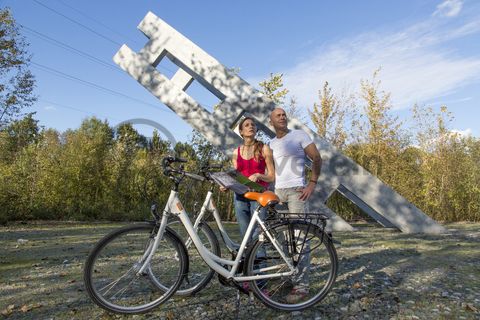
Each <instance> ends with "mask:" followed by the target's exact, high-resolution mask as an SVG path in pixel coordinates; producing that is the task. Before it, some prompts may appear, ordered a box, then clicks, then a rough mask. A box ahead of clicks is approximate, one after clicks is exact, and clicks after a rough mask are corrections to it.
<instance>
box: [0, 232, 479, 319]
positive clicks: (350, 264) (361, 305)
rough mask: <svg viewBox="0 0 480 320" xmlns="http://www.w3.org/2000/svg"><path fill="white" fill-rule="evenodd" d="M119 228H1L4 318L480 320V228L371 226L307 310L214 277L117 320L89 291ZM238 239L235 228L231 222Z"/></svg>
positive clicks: (344, 239) (345, 242)
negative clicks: (87, 276)
mask: <svg viewBox="0 0 480 320" xmlns="http://www.w3.org/2000/svg"><path fill="white" fill-rule="evenodd" d="M118 226H119V224H80V223H53V224H52V223H48V224H28V225H21V224H16V225H12V226H8V227H2V228H0V241H1V242H2V244H3V250H2V251H1V252H0V261H1V264H0V313H1V314H2V317H3V318H6V319H88V318H90V319H127V318H128V319H130V318H132V319H192V318H193V319H252V318H258V319H480V250H479V248H480V247H479V244H480V224H479V223H477V224H467V223H457V224H449V225H446V227H447V228H448V232H447V233H446V234H442V235H410V234H403V233H400V232H396V231H393V230H389V229H384V228H381V227H378V226H376V225H371V224H357V225H355V226H356V227H357V229H358V231H356V232H352V233H340V232H338V233H335V234H334V236H335V238H336V239H337V240H339V241H341V243H342V244H341V245H340V246H337V251H338V256H339V258H340V270H339V275H338V278H337V282H336V284H335V285H334V288H333V289H332V291H331V292H330V294H329V295H328V296H327V297H326V298H325V299H324V300H323V301H322V302H320V303H319V304H317V305H316V306H314V307H312V308H310V309H308V310H306V311H303V312H294V313H286V312H278V311H275V310H272V309H269V308H267V307H265V306H264V305H263V304H262V303H260V302H259V301H256V300H251V299H250V297H249V296H247V295H241V296H240V297H237V296H238V294H237V291H236V290H235V289H233V288H229V287H224V286H222V285H221V284H220V283H219V282H218V280H216V279H215V280H213V281H212V282H211V283H210V284H209V285H208V286H207V288H205V289H204V290H203V291H201V292H200V293H198V294H197V295H196V296H194V297H189V298H173V299H171V300H169V301H168V302H167V303H165V304H164V305H162V306H160V307H158V308H157V309H155V310H154V311H153V312H151V313H148V314H144V315H136V316H129V317H126V316H118V315H111V314H108V313H107V312H105V311H103V310H102V309H100V308H98V307H97V306H96V305H94V304H93V303H92V302H91V301H90V300H89V298H88V296H87V294H86V293H85V291H84V288H83V282H82V269H83V263H84V261H85V257H86V255H87V254H88V251H89V250H90V248H91V247H92V245H93V244H94V243H95V242H96V241H98V239H99V238H101V237H102V236H103V235H105V234H106V233H107V232H109V231H110V230H112V229H114V228H117V227H118ZM228 228H229V230H232V232H234V231H236V230H237V226H236V225H233V224H232V225H229V226H228Z"/></svg>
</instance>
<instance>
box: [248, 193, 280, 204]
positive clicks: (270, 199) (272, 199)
mask: <svg viewBox="0 0 480 320" xmlns="http://www.w3.org/2000/svg"><path fill="white" fill-rule="evenodd" d="M243 196H244V197H245V198H247V199H248V200H255V201H257V202H258V203H260V205H261V206H262V207H266V206H268V205H272V204H277V203H279V202H280V199H279V198H278V196H277V195H276V194H275V193H273V192H272V191H265V192H247V193H245V194H244V195H243Z"/></svg>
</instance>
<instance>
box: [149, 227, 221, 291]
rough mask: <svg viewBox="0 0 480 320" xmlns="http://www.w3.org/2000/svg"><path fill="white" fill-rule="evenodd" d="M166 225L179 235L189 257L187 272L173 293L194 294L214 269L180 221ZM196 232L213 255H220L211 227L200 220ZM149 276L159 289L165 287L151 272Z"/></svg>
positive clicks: (209, 277)
mask: <svg viewBox="0 0 480 320" xmlns="http://www.w3.org/2000/svg"><path fill="white" fill-rule="evenodd" d="M168 226H169V227H170V228H172V229H173V230H174V231H175V232H176V233H177V234H178V235H179V237H180V239H182V241H183V242H184V244H185V246H186V249H187V253H188V259H189V269H188V273H187V275H186V276H185V278H184V279H183V281H182V283H181V284H180V287H179V288H178V289H177V291H176V292H175V295H179V296H189V295H194V294H195V293H197V292H199V291H200V290H202V289H203V288H205V286H206V285H207V284H208V283H209V282H210V281H211V280H212V277H213V276H214V275H215V271H214V270H213V269H211V268H210V267H209V266H208V265H207V264H206V263H205V261H204V260H203V258H202V257H201V256H200V254H199V253H198V250H197V248H196V247H195V245H194V244H193V243H192V241H191V240H190V237H189V235H188V233H187V230H186V229H185V227H184V226H183V224H182V223H181V222H180V221H178V220H177V221H173V222H171V223H169V224H168ZM197 234H198V236H199V237H200V239H201V240H202V243H203V244H204V245H205V247H206V248H207V249H209V250H210V251H211V252H212V253H214V254H215V255H217V256H220V254H221V251H220V243H219V242H218V239H217V237H216V236H215V233H214V232H213V230H212V228H211V227H210V226H209V225H208V224H206V223H203V222H201V223H200V224H199V225H198V231H197ZM150 276H151V280H152V282H153V283H155V285H156V286H157V287H158V288H159V289H160V290H165V289H166V288H165V287H164V286H163V284H161V283H160V281H158V279H157V278H156V277H155V275H154V274H153V273H151V274H150Z"/></svg>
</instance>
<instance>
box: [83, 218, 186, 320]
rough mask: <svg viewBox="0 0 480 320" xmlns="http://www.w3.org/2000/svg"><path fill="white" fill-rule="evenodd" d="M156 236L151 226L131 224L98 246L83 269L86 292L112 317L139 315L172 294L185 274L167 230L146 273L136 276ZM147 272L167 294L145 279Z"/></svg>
mask: <svg viewBox="0 0 480 320" xmlns="http://www.w3.org/2000/svg"><path fill="white" fill-rule="evenodd" d="M156 232H157V228H156V226H155V225H154V224H150V223H141V224H134V225H129V226H125V227H123V228H120V229H118V230H115V231H113V232H111V233H110V234H108V235H107V236H105V237H104V238H103V239H101V240H100V241H99V242H98V244H97V245H96V246H95V247H94V249H93V250H92V252H91V253H90V254H89V256H88V258H87V261H86V263H85V269H84V281H85V286H86V289H87V292H88V294H89V295H90V297H91V298H92V300H93V301H94V302H95V303H96V304H97V305H99V306H100V307H102V308H104V309H106V310H108V311H111V312H115V313H122V314H134V313H142V312H146V311H149V310H151V309H153V308H155V307H156V306H158V305H160V304H161V303H163V302H164V301H166V300H167V299H168V298H170V297H171V296H172V295H173V294H174V293H175V290H177V288H178V287H179V286H180V284H181V281H182V280H183V277H184V275H185V273H186V272H187V270H188V257H187V253H186V250H185V247H184V245H183V243H182V241H181V240H180V239H179V237H178V236H177V235H176V234H175V233H174V232H172V231H171V230H169V229H168V228H167V229H166V230H165V233H164V236H163V238H162V239H161V240H160V243H159V245H158V248H157V250H156V251H155V254H154V256H153V257H152V260H151V261H150V264H149V266H148V267H147V270H146V271H145V272H143V273H141V274H139V273H138V271H139V269H140V267H141V266H142V265H143V262H144V261H145V258H146V256H147V254H146V252H149V251H150V249H151V247H152V245H153V241H154V237H155V235H156ZM150 272H153V273H155V275H157V276H158V277H161V279H162V283H163V284H164V285H165V287H166V288H167V290H164V291H161V290H158V288H157V287H156V286H155V285H154V284H153V283H152V281H151V280H150V277H149V276H148V274H149V273H150Z"/></svg>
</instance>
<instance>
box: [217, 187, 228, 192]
mask: <svg viewBox="0 0 480 320" xmlns="http://www.w3.org/2000/svg"><path fill="white" fill-rule="evenodd" d="M219 189H220V191H222V192H227V190H228V189H227V188H225V187H223V186H220V187H219Z"/></svg>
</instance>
